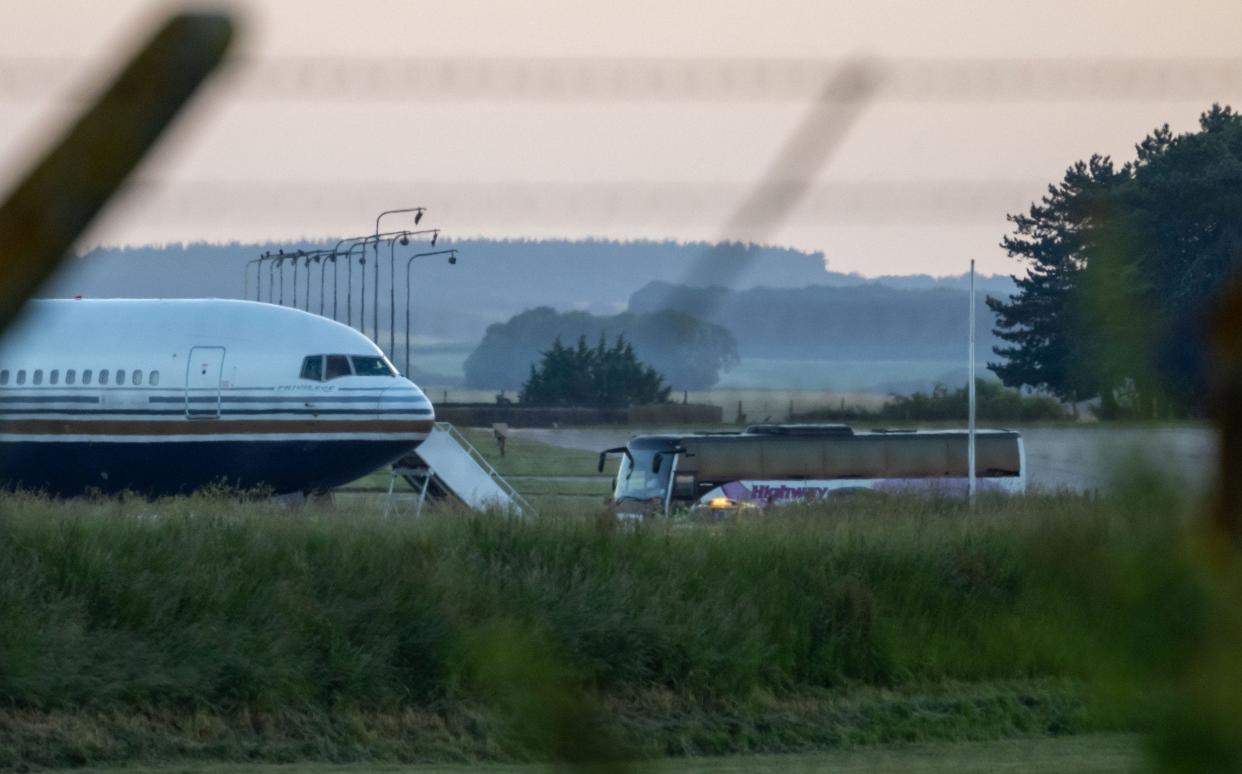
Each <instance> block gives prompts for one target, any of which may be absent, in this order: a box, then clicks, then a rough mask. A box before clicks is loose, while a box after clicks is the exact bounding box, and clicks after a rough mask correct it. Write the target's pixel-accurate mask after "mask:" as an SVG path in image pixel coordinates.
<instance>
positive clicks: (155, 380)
mask: <svg viewBox="0 0 1242 774" xmlns="http://www.w3.org/2000/svg"><path fill="white" fill-rule="evenodd" d="M159 383H160V372H159V371H152V372H151V375H150V376H149V377H147V384H149V385H151V386H152V387H155V386H156V385H158V384H159Z"/></svg>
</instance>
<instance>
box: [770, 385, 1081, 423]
mask: <svg viewBox="0 0 1242 774" xmlns="http://www.w3.org/2000/svg"><path fill="white" fill-rule="evenodd" d="M975 395H976V400H977V404H976V411H977V412H978V414H977V416H978V418H979V420H980V421H983V422H1040V421H1064V420H1068V419H1070V418H1071V415H1070V412H1069V411H1067V410H1066V408H1065V407H1064V406H1063V405H1061V403H1060V401H1057V400H1056V399H1054V398H1050V397H1048V396H1046V395H1023V394H1022V393H1021V392H1019V391H1018V390H1014V389H1010V388H1007V387H1003V386H1001V385H1000V384H997V383H996V382H993V381H988V380H984V379H977V380H976V381H975ZM967 401H968V396H967V394H966V388H965V387H959V388H958V389H956V390H950V389H949V388H948V387H946V386H944V385H943V384H937V385H936V386H935V388H934V389H932V391H931V393H930V394H928V393H925V392H916V393H914V394H913V395H893V396H891V397H890V398H889V400H888V401H887V402H886V403H884V404H883V405H881V406H880V407H878V408H865V407H845V406H842V407H841V408H838V409H832V408H825V409H819V410H816V411H813V412H808V413H805V414H797V415H795V416H794V417H793V419H794V420H795V421H800V422H809V421H824V420H837V421H868V420H878V421H897V422H947V421H953V422H962V421H964V419H965V417H966V414H967V405H968V403H967Z"/></svg>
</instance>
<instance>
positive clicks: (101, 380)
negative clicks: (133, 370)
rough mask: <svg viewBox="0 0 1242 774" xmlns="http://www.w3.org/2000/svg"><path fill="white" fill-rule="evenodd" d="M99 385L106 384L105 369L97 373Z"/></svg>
mask: <svg viewBox="0 0 1242 774" xmlns="http://www.w3.org/2000/svg"><path fill="white" fill-rule="evenodd" d="M99 383H100V384H107V383H108V369H106V368H105V369H103V370H102V371H100V372H99Z"/></svg>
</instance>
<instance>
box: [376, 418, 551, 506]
mask: <svg viewBox="0 0 1242 774" xmlns="http://www.w3.org/2000/svg"><path fill="white" fill-rule="evenodd" d="M398 479H402V480H404V481H405V482H406V483H408V484H409V485H410V487H411V488H412V489H413V492H412V493H408V492H401V491H398V490H397V481H398ZM428 499H451V500H457V501H458V502H460V503H462V504H464V505H465V506H466V507H468V508H472V509H474V510H480V511H481V510H487V509H493V508H494V509H500V510H504V511H508V512H509V513H512V514H514V515H517V516H533V515H535V509H534V508H533V507H531V504H530V503H529V502H527V501H526V499H525V498H524V497H522V496H521V495H520V494H518V492H517V490H516V489H514V488H513V487H512V486H511V485H510V484H509V482H508V481H505V479H504V477H503V476H501V475H500V474H499V473H497V472H496V469H495V468H493V467H492V466H491V463H489V462H488V461H487V460H486V459H485V458H484V457H483V455H482V453H480V452H479V450H478V449H476V448H474V445H473V444H471V443H470V441H468V440H466V437H465V436H464V435H462V434H461V433H460V432H459V431H458V430H457V428H455V427H453V426H452V425H451V424H449V423H448V422H436V423H435V425H434V426H433V427H432V430H431V432H430V433H428V434H427V439H426V440H425V441H423V442H422V443H421V444H419V445H418V448H417V449H415V450H414V451H412V452H410V453H409V454H407V455H405V456H404V457H402V458H401V459H399V460H397V461H396V462H394V463H393V464H392V472H391V474H390V477H389V481H388V497H387V499H386V500H385V501H384V513H385V514H391V513H395V512H396V511H398V510H399V509H400V505H401V503H403V502H410V501H413V502H414V503H415V507H414V513H415V515H416V516H417V515H419V514H421V513H422V510H423V505H424V504H425V503H426V502H427V500H428Z"/></svg>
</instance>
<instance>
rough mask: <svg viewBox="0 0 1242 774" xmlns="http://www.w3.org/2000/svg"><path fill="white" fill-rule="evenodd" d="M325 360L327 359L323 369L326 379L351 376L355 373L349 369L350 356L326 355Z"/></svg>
mask: <svg viewBox="0 0 1242 774" xmlns="http://www.w3.org/2000/svg"><path fill="white" fill-rule="evenodd" d="M324 360H326V361H327V364H326V366H325V367H324V370H323V378H324V381H328V380H330V379H336V378H339V377H342V376H349V375H350V374H352V373H353V371H351V370H350V369H349V358H347V357H345V356H344V355H325V356H324Z"/></svg>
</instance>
